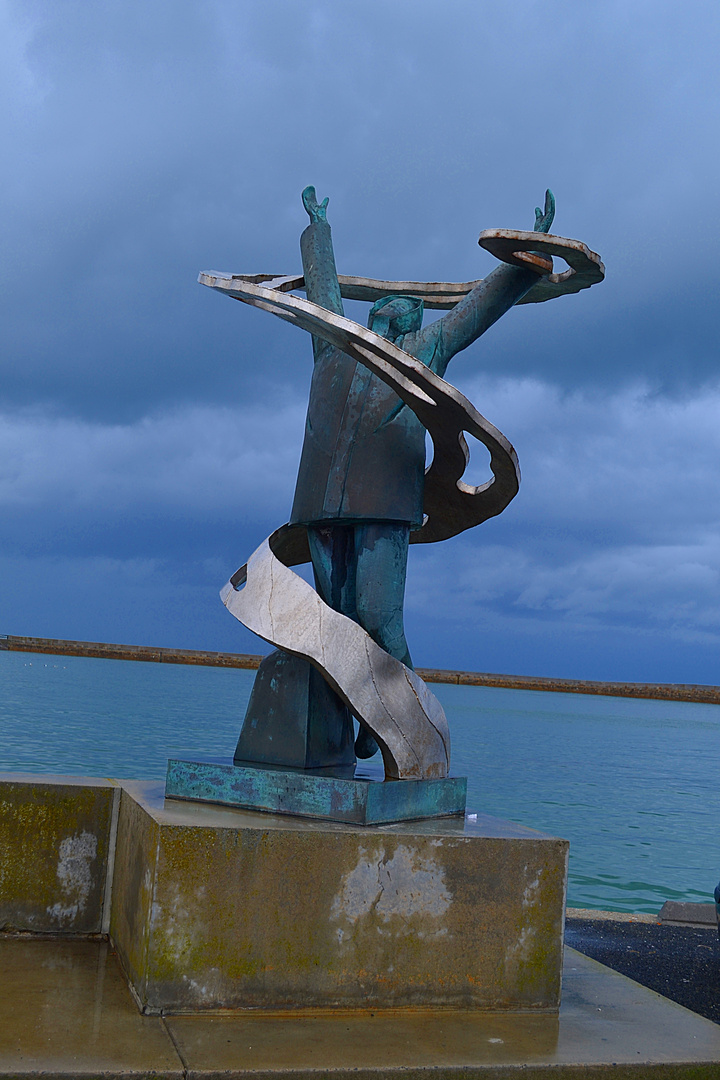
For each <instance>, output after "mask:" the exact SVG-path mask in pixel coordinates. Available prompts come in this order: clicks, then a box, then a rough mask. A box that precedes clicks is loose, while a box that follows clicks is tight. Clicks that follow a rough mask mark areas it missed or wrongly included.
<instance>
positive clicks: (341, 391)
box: [199, 187, 604, 779]
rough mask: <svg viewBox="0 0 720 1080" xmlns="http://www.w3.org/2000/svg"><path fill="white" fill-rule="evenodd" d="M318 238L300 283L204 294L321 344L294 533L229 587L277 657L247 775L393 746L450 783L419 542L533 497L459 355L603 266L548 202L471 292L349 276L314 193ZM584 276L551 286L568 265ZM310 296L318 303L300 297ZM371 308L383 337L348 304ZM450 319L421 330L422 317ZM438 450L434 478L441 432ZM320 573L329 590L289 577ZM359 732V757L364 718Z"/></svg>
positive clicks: (253, 714) (392, 757) (309, 242)
mask: <svg viewBox="0 0 720 1080" xmlns="http://www.w3.org/2000/svg"><path fill="white" fill-rule="evenodd" d="M303 203H304V205H305V208H306V210H307V212H308V214H309V216H310V225H309V226H308V227H307V228H306V230H305V232H304V233H303V235H302V238H301V252H302V261H303V276H302V277H274V278H273V277H270V276H269V275H220V274H201V275H200V278H199V280H200V281H201V282H202V283H203V284H205V285H208V286H210V287H211V288H214V289H217V290H219V291H222V292H224V293H226V294H227V295H229V296H231V297H233V298H234V299H238V300H241V301H243V302H245V303H249V304H252V305H254V306H257V307H261V308H262V309H264V310H266V311H270V312H271V313H273V314H275V315H278V316H279V317H280V318H283V319H285V320H287V321H290V322H292V323H294V324H295V325H297V326H299V327H301V328H303V329H305V330H307V331H309V332H310V333H311V334H312V340H313V354H314V372H313V378H312V385H311V390H310V402H309V406H308V417H307V424H306V433H305V441H304V445H303V453H302V458H301V463H300V469H299V474H298V481H297V486H296V491H295V499H294V503H293V508H292V513H291V516H290V520H289V522H288V523H287V524H286V525H284V526H282V527H281V528H280V529H278V530H277V531H276V532H275V533H273V535H272V536H271V537H269V538H268V540H267V541H266V542H265V543H264V544H263V545H261V547H260V548H258V550H257V551H256V552H255V553H254V555H253V556H252V557H251V559H250V560H249V561H248V563H247V564H246V565H245V566H244V567H242V568H241V569H240V570H239V571H237V573H236V574H234V575H233V577H232V578H231V579H230V582H229V583H228V585H227V586H226V587H225V588H224V590H223V592H222V593H221V596H222V598H223V602H224V603H225V604H226V606H227V607H228V609H229V610H230V611H231V613H232V614H234V615H235V616H236V617H237V618H239V619H240V620H241V621H242V622H243V623H244V624H245V625H246V626H248V627H249V628H250V629H251V630H254V631H255V632H256V633H258V634H259V635H260V636H261V637H263V638H265V640H267V641H269V642H270V643H272V644H274V645H276V646H277V647H278V649H279V650H280V651H278V652H275V653H273V654H271V655H270V656H269V657H267V658H266V659H265V660H264V661H263V664H262V665H261V668H260V671H259V672H258V676H257V679H256V683H255V687H254V690H253V695H252V698H251V701H250V705H249V707H248V713H247V715H246V719H245V723H244V725H243V730H242V732H241V736H240V740H239V743H238V750H237V752H236V761H242V762H247V761H254V762H258V763H263V764H270V765H272V764H276V765H285V766H295V767H299V768H306V769H307V768H314V769H323V768H328V767H335V768H337V767H343V766H345V767H346V768H347V769H350V770H352V767H353V766H354V763H355V752H357V754H358V756H362V757H366V756H370V755H371V754H373V753H374V752H375V750H376V749H377V746H378V745H379V747H380V750H381V752H382V756H383V762H384V766H385V775H386V778H394V779H428V778H442V777H446V776H447V775H448V767H449V734H448V729H447V722H446V720H445V716H444V714H443V711H442V708H441V707H440V704H439V702H437V700H436V699H435V697H434V696H433V695H432V694H431V693H430V691H429V690H428V689H427V687H426V686H425V685H424V683H423V682H422V680H420V679H419V678H418V676H417V675H415V673H414V672H413V671H412V663H411V660H410V654H409V651H408V647H407V643H406V641H405V635H404V629H403V597H404V588H405V571H406V565H407V554H408V545H409V544H410V543H427V542H435V541H437V540H442V539H447V538H449V537H451V536H454V535H456V534H457V533H459V532H462V531H463V530H464V529H467V528H471V527H472V526H474V525H476V524H479V523H480V522H482V521H484V520H486V519H487V518H489V517H492V516H495V515H496V514H499V513H501V512H502V510H503V509H504V508H505V507H506V506H507V505H508V503H509V502H510V501H511V499H512V498H513V497H514V496H515V494H516V492H517V490H518V484H519V469H518V465H517V458H516V456H515V452H514V450H513V448H512V446H511V445H510V444H509V443H508V442H507V440H506V439H505V438H504V436H503V435H502V434H501V433H500V432H499V431H497V430H496V429H495V428H494V427H493V426H492V425H491V424H489V423H488V421H486V420H485V419H484V418H483V417H482V416H480V414H479V413H477V412H476V410H475V409H474V408H473V406H472V405H471V404H470V402H468V401H467V400H466V399H465V398H464V397H463V395H462V394H460V393H459V392H458V391H457V390H456V389H455V388H454V387H452V386H451V385H450V384H449V383H447V382H445V380H444V379H443V378H442V376H443V375H444V373H445V370H446V368H447V365H448V363H449V361H450V360H451V359H452V357H453V356H454V355H455V354H456V353H457V352H459V351H461V350H462V349H464V348H466V347H467V346H468V345H469V344H471V343H472V342H473V341H475V340H476V339H477V338H478V337H479V336H481V335H482V334H483V333H484V332H485V331H486V330H487V329H488V328H489V327H490V326H491V325H492V324H493V323H494V322H495V321H496V320H497V319H498V318H500V316H501V315H503V314H504V313H505V312H506V311H507V310H508V309H509V308H510V307H512V306H513V305H514V304H516V303H523V302H524V303H532V302H540V301H543V300H546V299H550V298H552V297H553V296H558V295H562V294H563V293H565V292H574V291H578V290H579V289H581V288H587V287H588V286H589V285H591V284H593V283H594V282H596V281H600V280H602V277H603V276H604V268H603V266H602V263H601V262H600V259H599V256H597V255H596V254H595V253H594V252H591V251H589V249H588V248H587V247H585V245H584V244H582V243H580V242H579V241H574V240H566V239H564V238H562V237H556V236H551V235H548V230H549V228H550V225H551V224H552V220H553V216H554V199H553V197H552V194H551V193H550V192H547V193H546V200H545V208H544V210H542V211H541V210H539V209H537V210H536V212H535V214H536V223H535V231H534V232H520V231H511V230H497V229H495V230H486V231H485V232H484V233H482V234H481V236H480V241H479V242H480V244H481V245H482V246H483V247H485V248H486V249H487V250H489V251H491V252H492V253H493V254H495V255H496V256H497V257H498V258H499V259H501V260H502V263H503V265H501V266H499V267H498V268H497V269H496V270H495V271H493V273H492V274H491V275H490V276H489V277H488V278H487V279H485V280H479V281H475V282H470V283H467V284H465V285H452V284H447V283H446V284H431V283H420V282H379V281H375V280H372V279H363V278H348V277H339V276H338V275H337V272H336V269H335V260H334V254H333V248H332V240H331V235H330V226H329V224H328V223H327V220H326V208H327V203H328V200H327V199H325V200H324V202H322V203H320V204H319V203H318V202H317V199H316V196H315V189H314V188H312V187H308V188H306V189H305V191H304V192H303ZM553 256H560V257H563V258H564V259H565V260H566V261H567V262H568V264H569V269H568V270H567V271H565V272H564V273H562V274H554V273H553V263H552V257H553ZM303 288H304V289H305V291H306V293H307V299H306V300H302V299H300V298H299V297H296V296H293V295H291V293H292V291H294V290H299V289H303ZM343 296H344V297H346V298H352V299H365V300H371V301H372V302H373V304H372V307H371V309H370V316H369V321H368V328H367V329H365V328H363V327H361V326H360V325H359V324H357V323H354V322H352V321H351V320H348V319H346V318H345V317H344V314H343V307H342V297H343ZM425 306H426V307H429V308H439V309H449V310H448V314H446V315H445V316H444V317H442V318H440V319H438V320H437V321H435V322H433V323H431V324H429V325H428V326H426V327H424V328H423V327H422V321H423V308H424V307H425ZM426 429H427V430H428V431H429V432H430V435H431V437H432V440H433V445H434V456H433V462H432V465H431V466H430V468H429V470H428V472H427V474H425V473H424V465H425V430H426ZM463 432H468V433H470V434H471V435H472V436H474V437H475V438H477V439H479V440H480V441H481V442H483V443H484V444H485V445H486V446H487V447H488V449H489V450H490V454H491V469H492V472H493V479H492V480H491V481H489V482H488V483H487V484H484V485H481V486H480V487H472V486H470V485H467V484H465V483H463V481H462V474H463V472H464V469H465V466H466V464H467V460H468V452H467V444H466V443H465V439H464V435H463ZM308 560H311V561H312V565H313V570H314V574H315V582H316V591H313V589H312V588H311V587H310V586H309V585H307V583H306V582H304V581H303V580H302V579H301V578H299V577H298V576H297V575H296V574H294V573H293V572H292V570H291V569H290V567H292V566H293V565H297V564H299V563H301V562H305V561H308ZM353 715H354V716H355V717H356V718H357V720H358V721H359V723H360V733H359V735H358V738H357V740H356V741H355V747H354V748H353V741H354V740H353V727H352V716H353Z"/></svg>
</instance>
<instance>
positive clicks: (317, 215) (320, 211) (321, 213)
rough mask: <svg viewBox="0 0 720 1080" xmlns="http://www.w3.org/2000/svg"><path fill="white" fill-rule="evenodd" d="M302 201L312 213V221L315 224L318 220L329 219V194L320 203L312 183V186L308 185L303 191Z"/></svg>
mask: <svg viewBox="0 0 720 1080" xmlns="http://www.w3.org/2000/svg"><path fill="white" fill-rule="evenodd" d="M302 201H303V206H304V207H305V209H306V210H307V212H308V214H309V215H310V221H311V223H313V224H314V223H315V222H316V221H327V204H328V199H327V196H326V197H325V198H324V199H323V201H322V202H321V203H319V202H318V201H317V196H316V195H315V188H314V187H312V185H311V186H310V187H306V188H305V190H304V191H303V193H302Z"/></svg>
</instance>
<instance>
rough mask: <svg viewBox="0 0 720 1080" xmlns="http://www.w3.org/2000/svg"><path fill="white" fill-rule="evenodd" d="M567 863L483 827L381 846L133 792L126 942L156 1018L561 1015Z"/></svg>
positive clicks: (380, 841) (119, 941) (125, 810)
mask: <svg viewBox="0 0 720 1080" xmlns="http://www.w3.org/2000/svg"><path fill="white" fill-rule="evenodd" d="M567 849H568V845H567V842H566V841H564V840H559V839H557V838H554V837H549V836H545V835H543V834H542V833H538V832H535V831H533V830H531V829H525V828H522V827H521V826H517V825H513V824H510V823H509V822H505V821H500V820H498V819H494V818H490V817H485V816H483V815H478V818H477V821H472V822H471V821H469V820H467V819H462V818H461V819H445V820H436V821H427V822H412V823H403V824H395V825H385V826H380V827H377V828H373V829H368V828H362V827H357V826H353V825H345V824H340V823H328V822H322V823H319V822H312V821H303V820H300V819H293V818H289V817H281V816H276V815H273V814H260V813H254V812H251V811H244V810H230V809H223V808H219V807H212V806H203V805H199V804H198V805H195V804H188V803H180V802H176V801H174V800H170V801H168V802H165V800H164V798H163V785H162V783H159V784H153V783H150V784H142V783H132V782H128V781H125V782H124V783H123V791H122V797H121V803H120V813H119V821H118V833H117V852H116V858H115V879H114V886H113V903H112V916H111V927H110V932H111V936H112V938H113V940H114V942H115V944H116V947H117V949H118V953H119V955H120V958H121V960H122V963H123V965H124V968H125V971H126V974H127V976H128V978H129V981H130V984H131V987H132V988H133V990H134V993H135V995H136V997H137V999H138V1001H139V1003H140V1005H141V1007H142V1008H143V1009H144V1010H145V1011H146V1012H159V1011H161V1010H163V1011H166V1012H170V1013H179V1012H194V1011H199V1010H212V1009H217V1008H253V1009H298V1008H300V1009H302V1008H313V1009H317V1008H318V1007H331V1008H347V1007H359V1006H360V1007H370V1008H388V1007H403V1006H423V1007H460V1008H475V1009H502V1010H513V1009H515V1010H527V1009H532V1010H538V1011H550V1012H552V1011H555V1010H557V1008H558V1005H559V999H560V976H561V967H562V929H563V916H564V906H565V882H566V863H567Z"/></svg>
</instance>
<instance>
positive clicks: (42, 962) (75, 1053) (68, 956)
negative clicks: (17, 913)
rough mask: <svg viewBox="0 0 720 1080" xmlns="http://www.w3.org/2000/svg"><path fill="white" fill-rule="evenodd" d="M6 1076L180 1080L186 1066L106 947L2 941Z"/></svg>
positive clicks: (0, 1006) (0, 1067)
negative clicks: (145, 1012) (143, 1011)
mask: <svg viewBox="0 0 720 1080" xmlns="http://www.w3.org/2000/svg"><path fill="white" fill-rule="evenodd" d="M0 1076H2V1077H24V1076H27V1077H30V1076H35V1077H37V1076H42V1077H45V1078H47V1080H50V1078H52V1077H60V1076H62V1077H87V1078H88V1080H90V1078H96V1077H105V1078H106V1080H110V1078H111V1077H121V1076H122V1077H133V1078H134V1080H141V1078H143V1077H148V1078H150V1077H152V1078H153V1080H181V1078H182V1076H183V1068H182V1062H181V1061H180V1059H179V1057H178V1055H177V1053H176V1051H175V1049H174V1047H173V1044H172V1041H171V1039H170V1037H169V1036H168V1033H167V1031H166V1030H165V1028H164V1027H163V1024H162V1021H161V1020H160V1019H159V1017H154V1016H141V1015H140V1014H139V1013H138V1010H137V1008H136V1006H135V1003H134V1002H133V1000H132V998H131V996H130V993H129V991H128V988H127V986H126V985H125V980H124V979H123V977H122V973H121V972H120V969H119V966H118V963H117V960H116V958H115V956H114V955H113V952H112V950H111V949H110V948H109V946H108V945H107V943H106V942H94V941H68V940H65V941H57V940H47V939H35V940H17V939H12V938H4V939H3V938H2V937H0Z"/></svg>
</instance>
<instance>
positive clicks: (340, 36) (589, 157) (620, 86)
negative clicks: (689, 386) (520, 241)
mask: <svg viewBox="0 0 720 1080" xmlns="http://www.w3.org/2000/svg"><path fill="white" fill-rule="evenodd" d="M10 11H11V15H10V16H9V22H10V25H9V26H8V27H7V31H8V34H7V38H6V40H7V42H8V43H7V44H6V49H7V50H8V53H9V60H10V64H9V74H8V75H7V76H6V79H7V83H6V90H7V93H8V94H9V96H10V98H11V99H12V104H13V108H12V109H11V110H10V114H9V117H8V118H6V120H5V124H4V131H3V142H4V145H5V147H6V157H5V165H4V167H3V176H2V179H3V187H4V191H5V194H4V198H3V206H4V210H5V215H6V222H7V227H6V234H5V240H4V252H3V263H4V267H5V274H4V288H3V308H4V311H3V325H4V336H5V342H6V349H5V351H4V357H5V359H4V361H3V367H2V387H3V389H2V393H3V395H4V396H5V399H6V400H8V401H14V402H18V403H28V402H36V401H38V400H43V401H45V402H47V403H52V404H54V405H56V406H57V407H58V408H60V409H63V410H68V411H70V412H73V413H81V414H83V415H86V416H98V417H99V416H103V417H106V418H113V417H115V418H124V419H126V418H128V417H130V416H138V415H141V414H142V413H144V412H145V411H146V410H147V409H148V408H149V407H155V406H157V405H159V404H161V403H163V402H168V401H170V402H178V401H183V400H188V399H191V400H198V399H202V400H205V401H214V402H219V401H222V400H224V399H225V397H226V395H230V396H234V397H237V396H238V395H240V394H245V395H248V394H250V395H253V396H258V397H263V396H265V395H267V394H268V393H269V392H271V390H272V388H273V386H277V385H280V384H283V383H286V382H288V381H290V382H292V383H293V384H294V385H295V386H296V387H297V388H298V392H299V393H300V392H304V381H305V380H306V377H307V372H306V367H307V356H306V353H307V349H306V343H305V342H303V341H302V340H301V339H300V337H299V335H295V336H293V333H292V331H289V330H287V329H285V328H281V327H274V326H271V325H270V323H271V320H269V319H268V318H267V317H266V316H262V315H258V314H257V313H248V312H246V311H242V310H241V308H240V307H239V305H231V304H229V303H227V302H224V301H222V300H221V299H220V298H217V297H211V296H208V295H206V294H205V291H204V290H203V289H202V288H201V287H200V286H198V285H196V284H195V278H196V275H197V271H198V270H199V269H203V268H219V269H235V270H259V269H270V270H280V271H284V270H295V269H296V268H297V267H298V263H299V259H298V251H297V239H298V234H299V232H300V230H301V228H302V227H303V225H304V214H303V212H302V209H301V206H300V202H299V192H300V190H301V188H302V187H303V186H304V184H305V183H307V182H308V181H312V182H315V183H316V184H317V185H318V188H319V190H320V191H321V192H322V193H326V194H330V196H331V218H332V221H333V224H334V226H335V235H336V245H337V250H338V261H339V264H340V266H341V269H342V270H344V271H346V272H351V273H352V272H354V273H367V274H375V275H377V276H391V277H392V276H397V277H420V278H422V277H427V278H442V279H446V280H453V279H455V280H462V279H467V278H472V277H475V276H479V275H481V274H483V273H485V272H487V270H488V269H489V268H490V267H491V265H492V260H491V259H490V257H489V256H486V255H484V254H483V253H481V252H480V251H479V249H478V248H477V246H476V238H477V233H478V232H479V230H480V229H481V228H484V227H488V226H491V225H501V226H508V227H513V226H514V227H529V226H530V224H531V223H532V220H533V213H532V212H533V207H534V205H535V203H536V202H537V201H539V200H540V199H541V197H542V192H543V190H544V187H545V186H546V184H551V185H552V186H553V187H554V188H555V191H556V194H557V197H558V217H557V221H556V227H557V230H558V231H559V232H561V233H565V234H567V235H572V236H579V237H580V238H582V239H585V240H586V241H587V242H588V243H589V244H590V246H592V247H594V248H595V249H596V250H598V251H600V253H601V254H602V255H603V257H604V258H605V260H606V262H607V264H608V270H609V276H608V280H607V282H606V283H605V284H604V285H603V287H602V289H597V290H593V293H592V295H588V296H581V297H573V298H571V299H570V298H569V299H566V300H562V301H559V302H557V303H553V304H551V305H545V306H544V307H542V306H541V307H533V308H532V309H528V308H526V309H525V310H524V311H520V310H518V311H517V312H514V313H513V316H512V318H510V319H508V320H506V322H505V323H504V324H503V325H502V326H499V327H497V328H495V330H493V332H492V334H493V337H492V339H489V341H490V340H491V343H490V344H489V345H488V348H487V354H488V355H487V356H484V357H483V360H482V362H483V363H484V362H487V363H494V364H502V365H503V367H504V368H505V369H506V370H508V371H509V372H513V373H516V372H524V373H525V372H527V373H529V372H532V373H536V374H543V375H550V376H556V377H558V378H560V379H561V380H562V381H563V382H568V383H579V382H588V381H599V382H604V381H615V380H617V379H623V378H626V377H628V375H630V376H631V377H633V376H635V375H637V374H643V375H646V376H647V377H648V378H650V379H651V381H654V382H657V383H658V385H661V386H665V385H675V384H677V382H678V381H680V382H684V381H690V382H696V381H698V380H702V379H703V378H705V377H706V376H707V375H708V374H709V373H711V372H713V371H714V370H715V366H716V361H715V358H714V351H713V350H714V327H713V326H712V325H711V319H712V315H711V311H710V309H709V307H708V304H707V298H708V296H710V295H712V293H713V290H716V289H717V285H718V271H717V266H716V260H715V258H714V246H713V242H712V237H711V236H710V235H709V232H708V222H709V217H710V215H709V208H710V207H711V206H712V205H713V201H714V198H715V191H716V190H717V187H718V179H719V177H718V171H719V169H718V151H717V148H716V147H717V140H716V139H715V138H714V137H711V133H712V132H713V131H716V130H717V121H718V108H719V107H718V95H717V81H718V76H717V70H716V69H717V65H716V52H715V44H714V41H715V39H716V32H717V29H718V23H719V22H720V16H718V13H717V9H716V8H715V7H714V6H712V5H705V4H698V5H694V6H693V7H692V8H691V9H689V10H687V11H685V12H684V15H683V19H682V20H678V19H677V17H676V12H675V10H674V8H673V7H672V6H670V5H657V4H650V3H640V4H637V5H633V6H632V8H630V9H628V8H627V6H625V5H622V4H620V3H610V4H605V5H603V6H602V7H591V6H589V5H588V6H585V5H582V6H580V5H577V4H572V3H569V2H568V3H561V4H558V5H554V6H553V8H552V9H550V10H549V9H548V8H547V6H546V5H542V4H539V3H534V4H526V5H522V6H521V7H519V6H518V7H515V6H505V5H495V4H489V3H484V4H477V3H457V4H452V5H444V6H440V5H436V4H434V3H419V4H414V5H412V7H410V6H409V5H408V4H406V3H401V2H395V3H392V2H391V3H376V2H367V3H365V4H363V5H359V6H357V7H352V6H345V5H343V6H342V7H338V6H336V5H332V4H328V3H314V4H313V3H310V4H306V5H302V6H296V5H294V4H292V3H280V4H276V5H272V6H258V5H250V4H239V5H234V6H232V7H229V6H228V5H226V4H221V3H219V2H215V3H212V2H210V3H206V4H203V5H196V4H189V3H182V2H181V3H172V4H170V3H157V4H153V5H149V6H148V5H146V4H140V3H133V2H131V3H124V4H114V3H99V4H93V5H90V6H88V5H86V4H81V3H67V4H63V5H62V6H61V7H58V6H57V5H51V4H34V5H33V4H31V5H22V6H20V5H16V6H15V7H14V8H12V7H11V9H10ZM691 266H692V270H691ZM528 337H530V339H531V341H532V347H529V344H528Z"/></svg>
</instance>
